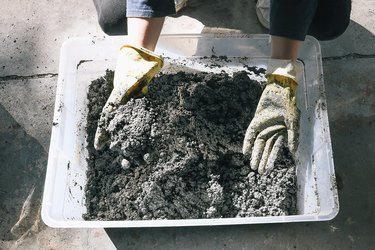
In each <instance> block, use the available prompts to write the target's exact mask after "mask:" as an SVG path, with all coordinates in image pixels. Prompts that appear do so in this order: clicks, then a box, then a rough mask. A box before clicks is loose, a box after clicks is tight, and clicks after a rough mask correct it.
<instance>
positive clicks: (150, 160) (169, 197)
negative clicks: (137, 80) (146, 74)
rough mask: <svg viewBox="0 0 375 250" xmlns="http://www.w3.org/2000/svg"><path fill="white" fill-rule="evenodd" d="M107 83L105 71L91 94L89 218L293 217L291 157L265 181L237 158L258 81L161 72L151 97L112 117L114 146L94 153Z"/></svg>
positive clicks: (243, 74)
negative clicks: (96, 132) (95, 138)
mask: <svg viewBox="0 0 375 250" xmlns="http://www.w3.org/2000/svg"><path fill="white" fill-rule="evenodd" d="M254 72H255V73H256V74H257V75H259V74H261V73H264V70H263V69H258V68H253V72H252V73H253V74H254ZM112 80H113V71H109V70H108V71H107V72H106V75H105V76H104V77H101V78H99V79H97V80H95V81H93V82H92V83H91V85H90V89H89V92H88V100H89V103H88V108H89V113H88V117H87V142H88V146H87V149H88V153H89V157H88V171H87V184H86V188H85V194H86V207H87V213H86V214H85V215H84V218H85V219H86V220H150V219H193V218H232V217H249V216H269V215H272V216H277V215H290V214H296V189H297V187H296V175H295V163H294V161H293V160H292V157H291V155H290V153H289V151H288V150H287V149H284V150H283V152H282V154H280V156H279V158H278V160H277V161H276V163H275V168H274V169H273V170H272V171H271V172H270V173H269V174H267V175H259V174H258V173H257V172H254V171H253V170H251V169H250V167H249V159H247V158H246V157H245V156H244V155H243V154H242V143H243V138H244V135H245V131H246V129H247V126H248V125H249V123H250V121H251V119H252V117H253V116H254V112H255V109H256V106H257V103H258V101H259V98H260V95H261V93H262V90H263V86H262V83H260V82H258V81H255V80H251V79H250V78H249V77H248V75H247V73H246V72H239V73H235V74H234V75H233V76H229V75H228V74H226V73H224V72H223V73H220V74H213V73H202V72H201V73H194V74H193V73H184V72H179V73H176V74H159V75H158V76H157V77H155V78H154V79H153V81H152V83H151V84H150V86H149V93H148V95H146V96H145V97H142V98H138V99H131V100H130V101H129V102H128V103H127V104H126V105H123V106H121V107H120V108H119V109H118V110H116V111H114V112H113V113H111V114H110V115H109V117H108V121H107V128H106V129H107V131H108V133H109V135H110V140H111V144H110V146H109V147H106V148H104V149H103V150H101V151H96V150H95V149H94V145H93V143H94V136H95V131H96V128H97V123H98V119H99V117H100V112H101V110H102V108H103V106H104V104H105V102H106V100H107V98H108V96H109V94H110V91H111V86H112Z"/></svg>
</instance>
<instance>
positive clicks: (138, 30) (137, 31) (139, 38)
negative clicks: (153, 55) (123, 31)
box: [128, 17, 165, 51]
mask: <svg viewBox="0 0 375 250" xmlns="http://www.w3.org/2000/svg"><path fill="white" fill-rule="evenodd" d="M164 19H165V18H164V17H158V18H142V17H128V43H129V44H131V45H135V46H138V47H143V48H146V49H148V50H151V51H154V50H155V46H156V43H157V41H158V39H159V35H160V32H161V29H162V27H163V23H164Z"/></svg>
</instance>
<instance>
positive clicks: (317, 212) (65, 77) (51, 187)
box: [42, 35, 339, 228]
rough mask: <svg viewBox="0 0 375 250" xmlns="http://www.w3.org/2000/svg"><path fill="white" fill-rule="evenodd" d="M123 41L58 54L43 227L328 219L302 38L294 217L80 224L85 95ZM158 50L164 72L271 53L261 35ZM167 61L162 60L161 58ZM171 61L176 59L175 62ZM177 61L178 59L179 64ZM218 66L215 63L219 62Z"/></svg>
mask: <svg viewBox="0 0 375 250" xmlns="http://www.w3.org/2000/svg"><path fill="white" fill-rule="evenodd" d="M125 42H126V37H104V38H74V39H69V40H68V41H67V42H65V43H64V44H63V46H62V48H61V57H60V68H59V78H58V85H57V93H56V104H55V113H54V118H53V122H54V123H53V124H54V126H53V128H52V136H51V144H50V150H49V158H48V166H47V175H46V183H45V189H44V196H43V204H42V218H43V221H44V222H45V223H46V224H47V225H49V226H51V227H68V228H70V227H164V226H204V225H233V224H258V223H278V222H298V221H324V220H330V219H332V218H333V217H335V216H336V214H337V213H338V210H339V207H338V196H337V189H336V183H335V172H334V164H333V158H332V147H331V140H330V133H329V126H328V117H327V110H326V108H325V107H326V105H325V103H326V98H325V94H324V85H323V74H322V62H321V53H320V46H319V43H318V42H317V41H316V40H315V39H313V38H311V37H307V39H306V41H305V42H304V44H303V47H302V49H301V53H300V63H301V65H302V66H303V69H304V70H303V72H302V73H301V75H299V76H298V78H299V85H300V86H299V89H298V100H297V102H298V106H299V108H300V110H301V131H300V146H299V149H298V152H297V158H298V163H297V164H298V165H297V183H298V196H297V199H298V205H297V206H298V207H297V208H298V214H297V215H292V216H270V217H250V218H226V219H191V220H142V221H85V220H83V219H82V214H84V213H85V212H86V208H85V194H84V187H85V183H86V169H87V163H86V160H85V158H86V156H87V155H86V150H85V146H86V141H85V140H86V139H85V129H84V128H85V120H86V113H87V111H86V102H87V100H86V93H87V90H88V86H89V84H90V82H91V81H92V80H94V79H97V78H98V77H100V76H102V75H104V73H105V70H106V69H114V66H115V63H116V56H117V52H118V49H119V47H120V45H121V44H123V43H125ZM157 52H159V53H161V54H163V55H164V57H167V59H166V63H165V67H164V69H163V70H164V71H166V72H167V71H175V70H176V69H183V70H187V71H188V70H203V71H206V70H210V71H212V70H218V71H220V70H221V69H224V70H226V71H233V70H241V69H243V66H244V65H248V66H261V67H265V66H266V63H267V59H268V56H269V54H270V45H269V43H268V36H267V35H177V36H176V35H165V36H162V37H161V38H160V40H159V43H158V47H157ZM212 55H216V56H227V57H228V59H230V61H231V63H230V64H225V65H222V68H221V69H217V68H216V69H208V68H207V67H205V66H204V63H202V60H203V59H200V58H201V57H203V56H208V57H211V56H212ZM168 58H169V59H168ZM176 59H178V60H176ZM179 61H184V63H183V64H181V63H180V64H179V63H178V62H179ZM221 63H222V60H221Z"/></svg>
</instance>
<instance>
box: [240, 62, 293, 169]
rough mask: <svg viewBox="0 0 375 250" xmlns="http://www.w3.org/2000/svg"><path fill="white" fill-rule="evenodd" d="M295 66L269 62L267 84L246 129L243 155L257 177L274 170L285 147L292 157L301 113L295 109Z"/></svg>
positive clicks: (286, 63) (289, 63)
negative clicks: (276, 161) (281, 150)
mask: <svg viewBox="0 0 375 250" xmlns="http://www.w3.org/2000/svg"><path fill="white" fill-rule="evenodd" d="M296 70H297V67H296V64H295V62H294V61H290V60H276V59H270V61H269V65H268V69H267V73H266V78H267V85H266V87H265V89H264V91H263V93H262V96H261V97H260V100H259V103H258V106H257V109H256V111H255V115H254V118H253V120H252V121H251V122H250V125H249V127H248V128H247V131H246V135H245V139H244V144H243V153H244V154H245V155H248V156H250V155H251V160H250V166H251V169H253V170H258V172H259V174H264V173H266V172H269V171H270V170H271V169H272V168H273V167H274V162H275V160H276V158H277V155H278V153H279V151H280V149H282V147H283V146H285V145H286V142H287V146H288V148H289V150H290V152H291V153H292V154H293V155H294V153H295V152H296V149H297V146H298V137H299V117H300V112H299V110H298V108H297V106H296V92H297V80H296V75H297V73H296Z"/></svg>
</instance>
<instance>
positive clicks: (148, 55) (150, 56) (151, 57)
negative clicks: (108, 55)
mask: <svg viewBox="0 0 375 250" xmlns="http://www.w3.org/2000/svg"><path fill="white" fill-rule="evenodd" d="M123 48H131V49H134V50H136V51H137V52H138V53H139V54H140V55H141V56H142V57H143V58H144V59H146V60H147V61H154V62H157V63H158V65H159V68H162V67H163V64H164V60H163V58H162V57H161V55H159V54H157V53H155V52H153V51H151V50H148V49H146V48H143V47H141V46H135V45H131V44H124V45H122V46H121V47H120V50H122V49H123Z"/></svg>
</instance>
